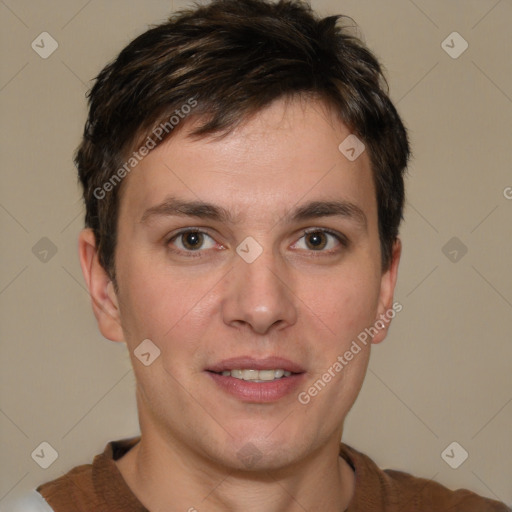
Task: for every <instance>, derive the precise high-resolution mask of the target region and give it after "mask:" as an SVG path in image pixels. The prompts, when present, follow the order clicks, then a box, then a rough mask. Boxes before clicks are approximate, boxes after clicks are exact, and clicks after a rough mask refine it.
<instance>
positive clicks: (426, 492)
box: [37, 437, 512, 512]
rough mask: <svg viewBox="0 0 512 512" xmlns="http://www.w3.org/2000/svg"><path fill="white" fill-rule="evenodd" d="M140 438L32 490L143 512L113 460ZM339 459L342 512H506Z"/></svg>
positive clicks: (89, 506)
mask: <svg viewBox="0 0 512 512" xmlns="http://www.w3.org/2000/svg"><path fill="white" fill-rule="evenodd" d="M139 439H140V437H134V438H130V439H122V440H120V441H112V442H110V443H108V444H107V446H106V447H105V451H104V452H103V453H102V454H99V455H97V456H96V457H95V458H94V461H93V463H92V464H84V465H82V466H77V467H75V468H74V469H72V470H71V471H69V472H68V473H66V474H65V475H63V476H61V477H60V478H57V479H56V480H53V481H51V482H47V483H45V484H42V485H40V486H39V487H38V488H37V491H38V492H39V493H40V494H41V495H42V496H43V497H44V498H45V499H46V501H47V502H48V504H49V505H50V506H51V507H52V508H53V510H54V511H55V512H148V511H147V510H146V509H145V508H144V506H143V505H142V504H141V503H140V502H139V500H138V499H137V498H136V497H135V495H134V494H133V493H132V492H131V490H130V488H129V487H128V485H127V484H126V482H125V481H124V480H123V477H122V475H121V473H120V472H119V470H118V468H117V466H116V464H115V463H114V460H117V459H119V458H121V457H122V456H123V455H124V454H125V453H126V452H127V451H128V450H129V449H130V448H132V447H133V446H134V445H135V444H137V442H138V441H139ZM340 456H341V457H343V458H344V459H345V460H346V461H347V462H348V464H350V466H351V467H352V468H353V469H354V472H355V491H354V496H353V498H352V501H351V502H350V505H349V507H348V509H347V511H346V512H420V511H421V512H444V511H446V512H511V510H512V509H510V508H508V507H507V506H506V505H505V504H503V503H499V502H498V501H494V500H489V499H486V498H482V497H480V496H478V495H476V494H474V493H472V492H470V491H466V490H458V491H450V490H449V489H447V488H446V487H443V486H442V485H440V484H438V483H437V482H433V481H430V480H426V479H423V478H416V477H413V476H411V475H409V474H408V473H403V472H401V471H394V470H389V469H386V470H381V469H379V468H378V467H377V466H376V464H375V463H374V462H373V461H372V460H371V459H370V458H368V457H367V456H366V455H364V454H363V453H360V452H358V451H357V450H355V449H353V448H351V447H350V446H348V445H346V444H344V443H341V445H340Z"/></svg>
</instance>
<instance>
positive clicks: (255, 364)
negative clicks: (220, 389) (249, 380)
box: [206, 356, 305, 373]
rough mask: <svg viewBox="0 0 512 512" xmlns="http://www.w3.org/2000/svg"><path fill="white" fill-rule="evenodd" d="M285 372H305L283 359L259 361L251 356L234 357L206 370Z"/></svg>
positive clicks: (266, 358) (268, 358)
mask: <svg viewBox="0 0 512 512" xmlns="http://www.w3.org/2000/svg"><path fill="white" fill-rule="evenodd" d="M278 369H279V370H284V371H288V372H292V373H303V372H304V371H305V370H304V368H302V366H300V365H299V364H297V363H294V362H292V361H290V360H288V359H284V358H282V357H265V358H263V359H257V358H254V357H251V356H242V357H232V358H230V359H224V360H223V361H220V362H218V363H215V364H213V365H210V366H208V367H207V368H206V370H207V371H210V372H216V373H220V372H224V371H227V370H278Z"/></svg>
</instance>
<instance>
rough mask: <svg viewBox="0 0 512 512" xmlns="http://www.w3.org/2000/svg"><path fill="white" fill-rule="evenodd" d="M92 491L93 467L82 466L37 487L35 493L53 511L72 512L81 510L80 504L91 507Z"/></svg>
mask: <svg viewBox="0 0 512 512" xmlns="http://www.w3.org/2000/svg"><path fill="white" fill-rule="evenodd" d="M92 489H94V483H93V465H92V464H83V465H81V466H77V467H75V468H73V469H71V470H70V471H68V472H67V473H66V474H64V475H62V476H60V477H58V478H56V479H55V480H51V481H49V482H46V483H44V484H41V485H39V487H37V489H36V491H37V492H38V493H39V494H40V495H41V496H42V497H43V498H44V499H45V501H46V502H47V503H48V504H50V505H51V506H52V507H53V509H54V510H58V511H60V510H66V511H69V512H72V511H75V510H77V511H78V510H80V511H81V510H83V508H82V504H86V505H87V506H92V505H93V503H92V502H90V499H91V496H93V494H94V493H93V492H91V491H92ZM78 507H80V508H78ZM50 510H52V509H50Z"/></svg>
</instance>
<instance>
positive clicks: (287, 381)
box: [206, 357, 306, 403]
mask: <svg viewBox="0 0 512 512" xmlns="http://www.w3.org/2000/svg"><path fill="white" fill-rule="evenodd" d="M206 372H207V373H208V374H209V375H210V376H211V377H212V379H213V381H214V382H215V383H216V384H217V386H219V387H220V388H221V389H222V390H223V391H225V392H227V393H228V394H230V395H232V396H235V397H236V398H238V399H240V400H242V401H244V402H252V403H263V402H274V401H277V400H279V399H280V398H283V397H284V396H286V395H288V394H290V393H291V392H292V391H293V390H294V389H295V388H296V387H297V386H298V385H299V382H300V381H302V380H303V379H302V377H303V376H304V374H305V373H306V372H305V370H304V368H303V367H302V366H300V365H299V364H297V363H293V362H292V361H289V360H287V359H282V358H277V357H268V358H265V359H255V358H252V357H239V358H231V359H227V360H224V361H221V362H219V363H217V364H214V365H212V366H209V367H208V368H206Z"/></svg>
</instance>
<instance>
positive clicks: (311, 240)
mask: <svg viewBox="0 0 512 512" xmlns="http://www.w3.org/2000/svg"><path fill="white" fill-rule="evenodd" d="M348 246H349V241H348V240H347V238H346V237H345V236H344V235H343V234H342V233H337V232H331V231H327V230H325V229H310V230H309V231H305V232H303V234H302V236H301V237H300V238H299V240H298V241H297V242H295V244H294V245H293V248H294V249H301V250H304V251H310V252H317V253H319V255H322V254H323V255H325V256H328V255H334V254H337V253H339V252H340V251H341V250H343V249H344V248H345V249H346V248H348Z"/></svg>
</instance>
